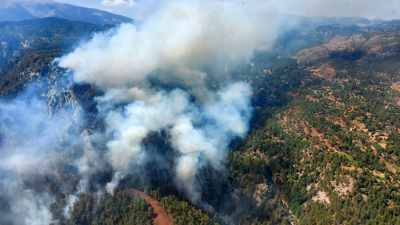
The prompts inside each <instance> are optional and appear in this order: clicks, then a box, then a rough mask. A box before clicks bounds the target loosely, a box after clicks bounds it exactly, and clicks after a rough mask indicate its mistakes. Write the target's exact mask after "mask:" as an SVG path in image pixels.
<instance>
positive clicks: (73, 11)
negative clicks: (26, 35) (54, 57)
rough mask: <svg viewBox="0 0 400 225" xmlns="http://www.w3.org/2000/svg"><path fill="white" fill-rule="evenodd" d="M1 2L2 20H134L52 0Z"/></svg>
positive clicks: (98, 22) (10, 0)
mask: <svg viewBox="0 0 400 225" xmlns="http://www.w3.org/2000/svg"><path fill="white" fill-rule="evenodd" d="M0 3H2V4H1V5H0V22H2V21H20V20H26V19H35V18H47V17H58V18H61V19H67V20H71V21H83V22H88V23H94V24H113V25H115V24H120V23H129V22H133V20H132V19H131V18H128V17H125V16H121V15H117V14H113V13H109V12H106V11H102V10H98V9H92V8H87V7H81V6H76V5H71V4H66V3H59V2H56V1H51V0H38V1H25V0H2V1H0Z"/></svg>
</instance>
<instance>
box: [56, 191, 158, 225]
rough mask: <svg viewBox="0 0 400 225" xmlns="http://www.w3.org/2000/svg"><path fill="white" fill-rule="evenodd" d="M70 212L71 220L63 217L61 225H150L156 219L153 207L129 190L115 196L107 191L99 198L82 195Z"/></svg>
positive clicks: (94, 195)
mask: <svg viewBox="0 0 400 225" xmlns="http://www.w3.org/2000/svg"><path fill="white" fill-rule="evenodd" d="M53 210H54V207H53ZM69 211H70V216H71V218H70V219H65V218H64V217H61V218H60V224H76V225H78V224H79V225H81V224H88V225H89V224H91V225H101V224H104V225H106V224H121V225H122V224H132V225H133V224H146V225H150V224H152V218H153V217H155V215H154V213H153V209H152V208H151V206H150V205H149V204H147V203H146V201H145V200H144V199H142V198H140V197H139V196H138V194H137V193H136V192H135V191H134V190H129V189H127V190H119V191H117V192H116V193H115V194H114V195H113V196H112V195H110V194H108V193H107V192H106V191H103V192H102V194H101V195H100V196H99V197H98V196H97V194H82V195H80V196H79V198H78V200H77V201H76V202H75V203H74V205H73V207H72V208H70V210H69ZM53 213H54V212H53Z"/></svg>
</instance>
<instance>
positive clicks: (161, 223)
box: [135, 190, 174, 225]
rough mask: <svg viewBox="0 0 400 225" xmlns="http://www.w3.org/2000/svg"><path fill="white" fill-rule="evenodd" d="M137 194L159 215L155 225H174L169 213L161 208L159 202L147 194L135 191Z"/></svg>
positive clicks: (154, 222) (154, 221)
mask: <svg viewBox="0 0 400 225" xmlns="http://www.w3.org/2000/svg"><path fill="white" fill-rule="evenodd" d="M135 192H136V193H138V194H139V196H140V197H141V198H143V199H144V200H146V202H147V203H149V204H150V205H151V207H152V208H153V210H154V213H155V214H156V215H157V216H156V218H154V220H153V224H154V225H173V224H174V223H173V222H172V221H173V220H172V217H171V216H170V215H169V214H168V213H167V211H166V210H165V209H164V208H163V207H162V206H160V204H159V203H158V201H157V200H155V199H154V198H152V197H150V196H148V195H147V194H146V193H144V192H141V191H138V190H135Z"/></svg>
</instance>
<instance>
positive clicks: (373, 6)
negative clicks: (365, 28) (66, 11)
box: [56, 0, 400, 20]
mask: <svg viewBox="0 0 400 225" xmlns="http://www.w3.org/2000/svg"><path fill="white" fill-rule="evenodd" d="M56 1H59V2H64V3H69V4H74V5H80V6H85V7H90V8H96V9H101V10H105V11H108V12H112V13H116V14H120V15H124V16H127V17H130V18H133V19H137V20H143V19H146V18H147V17H148V16H149V15H151V14H152V13H153V12H154V11H156V9H157V8H158V7H161V6H162V4H163V3H164V2H167V0H56ZM189 1H191V0H189ZM221 1H236V0H221ZM237 1H238V0H237ZM238 2H242V4H252V5H255V6H256V8H257V9H262V10H264V11H265V12H276V13H287V14H294V15H301V16H341V17H365V18H368V19H376V18H381V19H386V20H391V19H400V0H240V1H238Z"/></svg>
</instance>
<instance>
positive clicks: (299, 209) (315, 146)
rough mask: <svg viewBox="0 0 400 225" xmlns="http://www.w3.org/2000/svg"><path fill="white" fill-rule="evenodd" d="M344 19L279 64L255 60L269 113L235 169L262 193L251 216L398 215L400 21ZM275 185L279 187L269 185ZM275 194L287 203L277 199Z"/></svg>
mask: <svg viewBox="0 0 400 225" xmlns="http://www.w3.org/2000/svg"><path fill="white" fill-rule="evenodd" d="M339 28H340V30H337V26H334V27H332V26H326V27H320V28H318V29H317V30H316V31H311V32H310V33H311V34H312V35H313V37H315V38H316V39H317V40H318V39H321V37H326V36H327V35H331V36H330V37H329V38H328V39H325V41H321V42H319V44H318V42H314V45H316V46H313V47H308V48H305V49H303V50H301V51H299V52H297V53H296V54H295V55H293V57H291V58H286V59H283V58H281V59H279V60H278V61H281V65H279V66H275V67H272V68H263V66H262V64H258V63H261V62H260V61H256V62H254V68H256V70H255V71H256V72H255V73H258V77H257V78H256V79H254V78H253V79H251V82H253V83H254V84H256V86H257V87H258V88H257V89H256V91H255V92H256V94H255V96H254V97H255V100H256V104H257V105H258V107H257V112H258V115H260V117H261V116H262V119H260V118H255V120H256V121H255V123H254V127H255V129H254V130H253V131H252V133H251V134H250V135H249V136H248V137H247V138H246V139H245V140H244V141H242V142H241V143H240V144H238V145H237V147H236V150H235V151H234V152H233V153H231V160H232V161H231V162H232V165H231V170H232V176H233V177H232V179H233V180H234V181H236V186H237V188H238V190H240V191H241V192H243V194H244V195H245V196H246V197H247V198H250V199H253V201H256V202H255V203H254V204H256V206H254V207H255V213H250V214H249V215H248V216H249V217H253V216H255V215H256V216H258V218H259V219H258V221H265V222H270V221H271V219H276V217H278V218H280V219H282V218H284V219H286V221H292V222H295V223H299V224H343V223H346V224H360V223H361V224H377V223H385V224H396V223H398V222H399V219H400V218H399V210H400V208H399V207H398V206H399V204H400V202H399V201H400V198H399V197H398V192H399V189H398V186H399V181H400V180H399V178H400V177H399V176H398V172H399V169H398V168H399V166H400V163H399V161H398V154H399V152H398V144H399V143H398V140H397V137H398V136H399V134H400V133H399V130H398V127H399V122H400V121H399V119H398V114H399V112H400V105H399V103H398V99H399V93H400V92H399V90H398V82H399V72H398V71H399V66H398V65H399V59H400V58H399V47H400V45H399V42H398V38H399V33H398V23H397V22H389V23H385V24H384V25H383V26H382V27H379V28H380V30H379V31H376V30H374V31H371V30H372V29H371V28H366V29H363V30H353V29H349V28H347V27H344V26H341V27H339ZM375 28H376V27H375ZM338 31H339V32H338ZM333 32H334V33H333ZM317 34H318V35H317ZM332 34H334V35H332ZM304 35H306V36H307V35H310V34H304ZM324 42H325V43H324ZM315 43H317V44H315ZM258 71H259V72H258ZM243 184H246V185H244V186H243ZM271 189H272V190H275V191H276V192H275V194H269V195H270V196H268V194H263V193H265V192H266V193H268V192H270V190H271ZM276 198H278V199H280V198H281V199H282V202H283V203H284V204H285V205H286V206H287V211H286V212H285V213H283V214H282V210H281V209H279V208H278V207H277V208H275V209H273V208H274V207H276V206H277V205H276V204H278V202H276V201H277V200H276ZM271 207H273V208H272V210H271ZM278 209H279V210H278ZM256 210H260V211H258V212H257V211H256ZM289 210H290V211H289ZM266 211H268V214H265V212H266ZM263 212H264V213H263ZM245 221H246V220H243V221H242V222H243V224H250V223H248V222H247V221H246V222H245ZM278 221H280V222H283V223H286V222H284V221H285V220H278ZM280 222H279V223H280Z"/></svg>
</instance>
